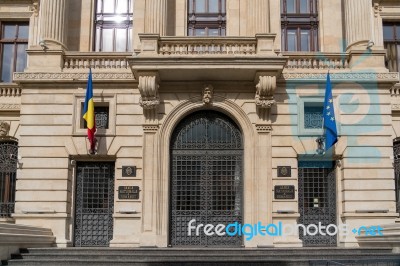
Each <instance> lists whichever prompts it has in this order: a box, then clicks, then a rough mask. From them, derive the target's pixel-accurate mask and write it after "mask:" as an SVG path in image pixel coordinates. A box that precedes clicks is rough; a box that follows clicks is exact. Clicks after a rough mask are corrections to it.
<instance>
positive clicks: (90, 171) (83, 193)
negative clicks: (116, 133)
mask: <svg viewBox="0 0 400 266" xmlns="http://www.w3.org/2000/svg"><path fill="white" fill-rule="evenodd" d="M76 176H77V177H76V203H75V226H74V228H75V231H74V236H75V237H74V245H75V246H76V247H91V246H109V244H110V240H111V239H112V236H113V217H112V215H113V213H114V163H100V162H80V163H78V167H77V174H76Z"/></svg>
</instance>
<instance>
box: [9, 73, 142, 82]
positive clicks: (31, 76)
mask: <svg viewBox="0 0 400 266" xmlns="http://www.w3.org/2000/svg"><path fill="white" fill-rule="evenodd" d="M92 76H93V80H116V79H117V80H132V81H133V80H135V77H134V76H133V74H132V73H109V72H108V73H93V74H92ZM87 78H88V73H87V72H82V73H62V72H61V73H25V72H18V73H14V81H16V82H21V81H32V80H34V81H46V80H64V81H66V80H71V81H72V80H87Z"/></svg>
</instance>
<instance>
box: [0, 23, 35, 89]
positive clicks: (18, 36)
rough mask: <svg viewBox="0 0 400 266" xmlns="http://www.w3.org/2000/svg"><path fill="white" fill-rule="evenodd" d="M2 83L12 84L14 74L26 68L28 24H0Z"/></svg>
mask: <svg viewBox="0 0 400 266" xmlns="http://www.w3.org/2000/svg"><path fill="white" fill-rule="evenodd" d="M0 30H1V39H0V54H1V82H12V75H13V73H14V72H22V71H24V68H25V67H26V58H27V57H26V49H27V47H28V33H29V25H28V23H27V22H0Z"/></svg>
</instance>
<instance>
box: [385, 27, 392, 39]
mask: <svg viewBox="0 0 400 266" xmlns="http://www.w3.org/2000/svg"><path fill="white" fill-rule="evenodd" d="M383 39H385V40H393V39H394V31H393V25H384V26H383Z"/></svg>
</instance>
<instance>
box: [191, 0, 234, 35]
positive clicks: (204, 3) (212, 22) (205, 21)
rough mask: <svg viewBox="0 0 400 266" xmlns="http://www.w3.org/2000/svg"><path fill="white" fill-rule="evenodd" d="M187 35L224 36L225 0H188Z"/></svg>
mask: <svg viewBox="0 0 400 266" xmlns="http://www.w3.org/2000/svg"><path fill="white" fill-rule="evenodd" d="M188 35H189V36H225V35H226V0H188Z"/></svg>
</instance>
